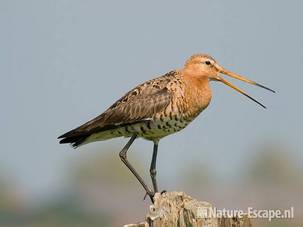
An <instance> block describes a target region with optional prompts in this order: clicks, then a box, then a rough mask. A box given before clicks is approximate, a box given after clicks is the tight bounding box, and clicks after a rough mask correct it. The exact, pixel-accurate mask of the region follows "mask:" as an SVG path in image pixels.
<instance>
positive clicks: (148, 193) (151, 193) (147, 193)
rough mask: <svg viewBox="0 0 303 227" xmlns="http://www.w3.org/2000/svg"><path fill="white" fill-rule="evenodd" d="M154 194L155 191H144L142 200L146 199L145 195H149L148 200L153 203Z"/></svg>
mask: <svg viewBox="0 0 303 227" xmlns="http://www.w3.org/2000/svg"><path fill="white" fill-rule="evenodd" d="M154 195H155V193H154V192H148V191H147V192H145V195H144V197H143V200H145V199H146V196H149V198H150V200H151V201H152V203H154Z"/></svg>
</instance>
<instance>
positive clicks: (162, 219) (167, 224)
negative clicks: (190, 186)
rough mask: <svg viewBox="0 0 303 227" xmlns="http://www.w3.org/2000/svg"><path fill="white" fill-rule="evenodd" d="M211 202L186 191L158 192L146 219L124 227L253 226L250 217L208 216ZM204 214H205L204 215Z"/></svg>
mask: <svg viewBox="0 0 303 227" xmlns="http://www.w3.org/2000/svg"><path fill="white" fill-rule="evenodd" d="M210 209H211V204H209V203H208V202H201V201H197V200H196V199H193V198H192V197H190V196H188V195H186V194H185V193H184V192H167V193H163V194H162V195H161V194H160V193H157V194H156V195H155V203H154V204H153V205H151V206H150V209H149V211H148V213H147V215H146V217H145V221H144V222H141V223H137V224H128V225H125V226H124V227H187V226H190V227H251V226H252V225H251V222H250V219H249V218H248V217H247V216H245V215H244V216H243V217H241V218H240V217H233V218H227V217H220V218H214V217H208V216H207V215H206V217H205V212H210ZM203 214H204V215H203Z"/></svg>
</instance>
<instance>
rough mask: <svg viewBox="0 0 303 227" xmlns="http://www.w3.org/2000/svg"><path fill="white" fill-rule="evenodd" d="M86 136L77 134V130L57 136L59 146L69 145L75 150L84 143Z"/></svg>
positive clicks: (85, 134)
mask: <svg viewBox="0 0 303 227" xmlns="http://www.w3.org/2000/svg"><path fill="white" fill-rule="evenodd" d="M88 136H89V135H88V134H87V133H79V132H78V131H77V130H71V131H69V132H67V133H65V134H63V135H61V136H59V137H58V139H61V140H60V141H59V143H60V144H62V143H70V144H71V145H72V146H73V147H74V148H77V147H78V146H79V145H81V144H82V143H83V142H84V141H85V139H86V138H87V137H88Z"/></svg>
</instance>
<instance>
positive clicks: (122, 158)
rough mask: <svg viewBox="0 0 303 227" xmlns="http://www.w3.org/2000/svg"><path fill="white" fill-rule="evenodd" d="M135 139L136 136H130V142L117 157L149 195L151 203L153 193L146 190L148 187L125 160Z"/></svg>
mask: <svg viewBox="0 0 303 227" xmlns="http://www.w3.org/2000/svg"><path fill="white" fill-rule="evenodd" d="M136 138H137V136H136V135H134V136H132V137H131V138H130V140H129V141H128V142H127V144H126V145H125V146H124V147H123V149H122V150H121V151H120V153H119V156H120V158H121V161H122V162H123V163H124V164H125V165H126V166H127V168H128V169H129V170H130V171H131V172H132V173H133V174H134V175H135V177H136V178H137V180H138V181H139V182H140V184H141V185H142V186H143V188H144V189H145V191H146V193H147V194H148V195H149V197H150V199H151V200H152V202H153V197H154V193H153V192H152V191H151V190H150V189H149V188H148V186H147V185H146V183H145V182H144V181H143V179H142V177H140V176H139V174H138V173H137V171H136V170H135V169H134V167H133V166H132V165H131V164H130V163H129V162H128V160H127V151H128V149H129V147H130V146H131V145H132V143H133V142H134V141H135V139H136Z"/></svg>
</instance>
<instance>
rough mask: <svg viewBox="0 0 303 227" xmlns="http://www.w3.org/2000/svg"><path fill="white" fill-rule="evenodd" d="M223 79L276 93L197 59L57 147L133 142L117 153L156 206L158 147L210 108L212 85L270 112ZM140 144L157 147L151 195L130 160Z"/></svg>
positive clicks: (134, 92) (140, 89) (152, 82)
mask: <svg viewBox="0 0 303 227" xmlns="http://www.w3.org/2000/svg"><path fill="white" fill-rule="evenodd" d="M222 75H226V76H229V77H232V78H234V79H238V80H240V81H243V82H246V83H249V84H252V85H255V86H258V87H261V88H263V89H266V90H268V91H271V92H273V93H275V91H274V90H272V89H270V88H268V87H266V86H264V85H261V84H259V83H257V82H255V81H252V80H250V79H247V78H246V77H244V76H241V75H239V74H236V73H233V72H231V71H228V70H227V69H225V68H223V67H222V66H221V65H219V63H217V61H216V60H215V59H214V58H213V57H211V56H210V55H207V54H194V55H192V56H191V57H190V58H189V59H188V60H187V61H186V62H185V64H184V66H183V68H181V69H177V70H172V71H169V72H168V73H166V74H164V75H162V76H160V77H157V78H154V79H151V80H148V81H146V82H144V83H142V84H140V85H138V86H136V87H135V88H133V89H132V90H130V91H129V92H127V93H126V94H125V95H124V96H123V97H122V98H120V99H119V100H118V101H116V102H115V103H114V104H113V105H111V106H110V107H109V108H108V109H107V110H105V111H104V112H103V113H102V114H100V115H99V116H97V117H95V118H94V119H92V120H90V121H88V122H86V123H84V124H83V125H81V126H79V127H77V128H75V129H73V130H71V131H69V132H67V133H65V134H63V135H61V136H59V137H58V139H60V142H59V143H60V144H65V143H68V144H71V145H72V146H73V147H74V148H77V147H79V146H82V145H85V144H88V143H91V142H96V141H103V140H108V139H112V138H117V137H126V138H129V141H128V142H127V143H126V145H125V146H124V147H123V149H122V150H121V151H120V153H119V156H120V159H121V161H122V162H123V163H124V164H125V165H126V167H127V168H128V169H129V170H130V171H131V172H132V174H133V175H134V176H135V177H136V178H137V180H138V181H139V182H140V184H141V185H142V186H143V188H144V190H145V192H146V195H148V196H149V197H150V199H151V201H152V202H153V197H154V195H155V193H157V192H158V184H157V178H156V175H157V170H156V160H157V154H158V145H159V141H160V140H161V139H162V138H164V137H166V136H168V135H171V134H174V133H176V132H179V131H180V130H182V129H184V128H185V127H186V126H187V125H188V124H189V123H191V122H192V121H193V120H194V119H195V118H196V117H197V116H198V115H199V114H200V113H201V112H202V111H203V110H205V109H206V108H207V107H208V105H209V104H210V102H211V99H212V90H211V87H210V82H212V81H216V82H222V83H224V84H225V85H227V86H229V87H231V88H232V89H234V90H236V91H237V92H239V93H241V94H242V95H244V96H246V97H247V98H249V99H251V100H252V101H254V102H255V103H257V104H259V105H260V106H261V107H263V108H266V106H264V105H263V104H262V103H261V102H259V101H257V100H256V99H254V98H253V97H251V96H250V95H248V94H247V93H246V92H245V91H243V90H241V89H240V88H238V87H237V86H235V85H233V84H232V83H230V82H229V81H228V80H226V79H225V78H224V77H223V76H222ZM137 138H143V139H146V140H148V141H152V142H153V154H152V160H151V164H150V169H149V172H150V177H151V181H152V187H153V189H150V188H149V187H148V185H147V184H146V183H145V182H144V180H143V178H142V177H141V176H140V175H139V173H138V172H137V171H136V169H135V168H134V167H133V166H132V164H131V163H130V162H129V160H128V159H127V152H128V150H129V148H130V146H131V145H132V143H133V142H134V141H135V140H136V139H137Z"/></svg>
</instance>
